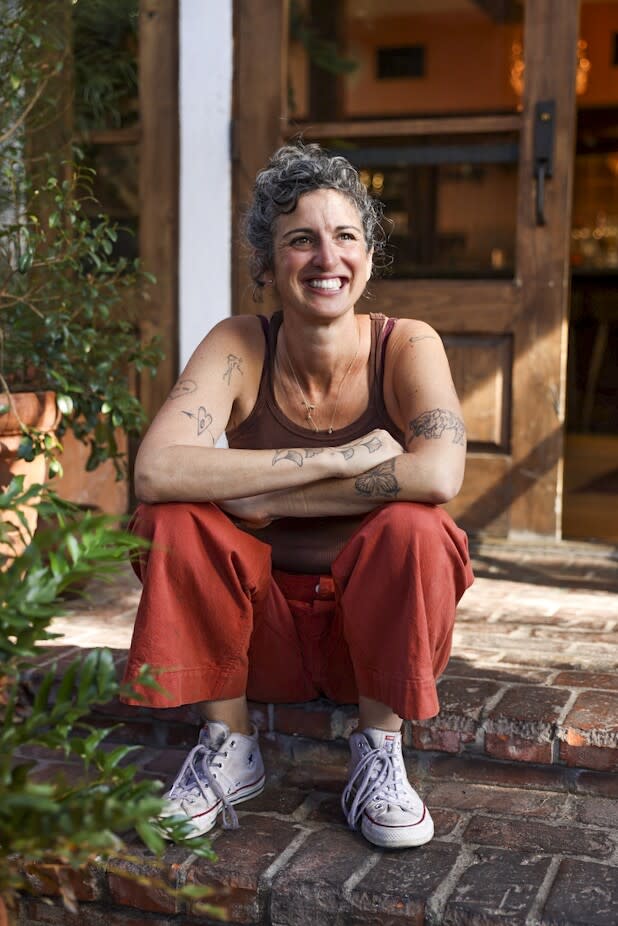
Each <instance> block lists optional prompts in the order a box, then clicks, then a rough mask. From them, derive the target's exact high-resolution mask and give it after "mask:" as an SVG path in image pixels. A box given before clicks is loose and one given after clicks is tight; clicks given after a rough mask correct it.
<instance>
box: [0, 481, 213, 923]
mask: <svg viewBox="0 0 618 926" xmlns="http://www.w3.org/2000/svg"><path fill="white" fill-rule="evenodd" d="M33 501H34V502H35V504H37V506H38V507H39V510H40V513H41V514H42V515H43V516H45V517H46V518H47V519H49V518H50V516H53V520H54V528H53V529H49V530H40V531H37V533H36V534H35V536H34V537H32V538H31V540H30V543H29V544H28V546H27V547H26V549H25V551H24V552H23V553H22V554H21V555H20V556H18V557H15V558H13V559H8V558H7V557H6V556H3V555H1V554H0V602H1V604H0V679H1V682H0V894H2V895H3V896H7V895H9V896H10V895H11V894H14V892H15V891H17V890H18V889H20V888H23V887H24V886H26V885H27V872H28V867H29V866H31V865H32V863H33V862H53V863H56V864H61V865H65V866H70V867H78V866H83V865H85V864H86V863H88V862H93V861H94V860H95V859H99V860H102V859H105V858H110V857H111V858H113V859H127V858H129V859H130V858H131V857H132V856H131V853H130V851H129V849H128V848H127V845H126V842H125V839H124V838H123V834H126V832H127V831H130V830H133V829H135V830H137V832H138V833H139V835H140V837H141V838H142V840H143V841H144V843H145V844H146V846H147V847H148V848H149V849H150V850H151V851H152V852H154V853H155V854H157V855H160V854H161V853H162V852H163V850H164V848H165V841H164V839H163V835H162V834H163V833H165V835H166V837H167V838H168V839H172V840H173V841H174V842H175V843H176V844H178V845H187V846H190V848H191V851H192V852H195V853H197V854H199V855H203V856H207V857H211V856H212V853H211V850H210V847H209V844H208V842H207V841H206V840H200V839H197V840H196V839H190V840H189V839H188V837H187V833H188V830H189V827H188V825H187V822H186V820H183V819H180V818H170V819H169V820H167V821H165V823H162V822H159V823H157V824H155V823H154V822H153V819H154V818H156V817H157V815H158V814H159V813H160V811H161V809H162V807H163V801H162V799H161V797H160V791H161V785H160V783H158V782H153V781H151V780H143V781H137V780H136V778H135V773H136V767H135V766H134V765H132V764H126V762H125V760H126V759H127V757H128V756H129V755H130V753H131V752H132V751H133V750H134V749H135V747H131V746H120V747H117V748H114V749H111V750H110V749H109V748H108V749H106V748H104V741H105V738H106V737H107V736H108V734H109V733H110V729H109V728H104V729H100V728H98V727H94V726H92V725H91V724H89V723H88V720H87V717H88V714H89V713H90V711H91V708H92V707H93V705H94V704H98V703H102V702H107V701H109V700H111V699H112V698H114V697H116V696H118V695H119V694H121V693H122V692H123V690H126V689H123V688H122V686H121V685H120V683H119V682H118V681H117V679H116V673H115V668H114V662H113V658H112V655H111V653H110V652H109V650H106V649H97V650H92V651H91V652H89V653H88V654H87V655H86V656H85V657H84V658H83V659H78V660H75V661H74V662H72V663H71V664H70V665H69V666H68V667H67V668H66V669H65V670H64V672H63V674H62V677H61V678H59V676H58V672H57V669H56V666H52V668H51V669H49V670H48V671H47V672H45V673H44V674H43V675H42V677H41V678H38V679H37V682H36V685H35V686H34V687H33V688H32V689H31V686H30V685H29V684H28V678H29V677H30V676H31V675H32V673H33V671H34V660H35V659H36V656H37V655H39V654H40V649H39V647H40V645H41V643H44V642H45V641H49V640H50V639H52V638H53V633H52V632H51V631H50V623H51V621H52V618H53V617H55V616H58V615H59V614H62V613H63V612H64V610H65V609H64V608H63V607H62V605H61V597H62V595H63V594H64V593H66V592H67V591H69V590H71V589H72V588H75V587H76V586H77V585H81V583H83V582H84V580H85V579H89V578H91V577H92V576H94V575H96V577H97V579H105V578H108V579H109V578H113V576H114V575H115V573H116V572H117V570H118V569H119V568H121V567H122V566H124V565H125V564H126V561H127V558H128V557H130V556H133V555H135V554H136V553H137V552H139V550H140V549H141V548H143V546H144V545H143V542H142V541H140V540H139V539H137V538H135V537H132V536H131V535H129V534H126V533H125V532H123V531H122V530H119V529H117V528H114V527H112V525H111V523H110V519H109V518H107V517H105V516H102V515H93V514H85V515H84V514H83V513H82V512H80V511H79V510H78V509H77V508H75V506H73V505H71V504H69V503H67V502H65V501H62V500H61V499H59V498H58V497H57V496H56V495H54V493H52V492H50V490H49V489H47V488H45V487H43V486H34V487H32V488H31V489H29V490H26V491H25V492H24V490H23V480H22V479H21V477H18V478H16V479H14V480H13V481H12V482H11V484H10V485H9V486H8V488H7V489H6V490H5V491H3V492H2V493H0V514H2V513H5V512H7V511H9V512H14V511H15V510H19V508H20V507H22V506H23V505H24V504H26V503H32V502H33ZM10 530H11V528H10V527H7V525H6V524H5V523H4V522H2V521H0V547H1V546H2V543H3V541H5V540H6V536H7V534H8V532H9V531H10ZM139 684H140V685H146V686H151V687H152V686H156V685H157V683H156V680H155V679H153V678H152V676H151V675H150V674H149V672H148V671H147V670H144V671H143V672H142V674H141V676H140V679H139ZM33 747H43V748H44V749H46V750H48V751H51V754H52V755H53V754H56V755H57V756H58V758H59V759H67V758H68V759H73V760H75V763H76V764H75V773H74V774H72V775H71V778H70V780H69V779H65V778H62V777H56V778H54V779H52V780H49V781H39V780H37V779H36V778H33V777H32V776H31V773H32V770H33V767H34V766H35V764H36V763H35V762H34V761H33V760H31V759H28V758H23V756H24V755H27V753H28V752H29V751H31V750H32V748H33ZM157 883H158V882H157ZM160 886H161V887H162V889H165V890H167V891H168V892H169V893H174V894H176V895H179V896H182V897H187V898H189V899H191V901H192V902H193V901H195V900H196V899H198V900H199V899H200V898H204V897H206V896H207V895H208V889H203V890H200V889H197V890H196V889H195V887H192V888H191V889H190V890H189V892H188V893H187V892H186V891H185V892H184V893H183V892H182V890H181V889H176V890H174V889H173V888H171V887H165V884H164V882H163V881H161V885H160ZM179 891H180V894H179ZM61 892H62V893H63V895H64V899H65V901H66V902H67V904H68V905H69V907H72V906H73V907H74V898H73V897H72V893H71V889H70V882H69V881H68V880H65V882H64V884H63V885H62V884H61Z"/></svg>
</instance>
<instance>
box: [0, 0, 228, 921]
mask: <svg viewBox="0 0 618 926" xmlns="http://www.w3.org/2000/svg"><path fill="white" fill-rule="evenodd" d="M78 5H79V6H80V7H81V12H82V13H87V12H88V9H87V8H88V6H89V8H90V10H93V9H94V8H95V5H96V6H98V8H99V12H101V10H102V8H103V6H104V4H103V3H98V4H94V2H93V0H78ZM105 5H111V4H105ZM74 6H75V4H74V3H72V2H71V0H46V2H45V3H44V4H43V3H40V2H39V0H19V2H18V3H8V4H4V6H3V28H2V30H0V393H4V395H3V396H2V397H1V399H0V406H1V407H0V415H2V414H3V413H5V412H6V411H7V410H8V409H9V408H11V407H12V406H13V409H14V410H15V408H16V403H15V402H14V396H15V393H16V392H17V391H19V390H29V391H31V390H41V389H53V390H54V391H55V392H56V394H57V402H58V407H59V411H60V413H61V422H60V433H62V431H63V429H66V428H71V429H72V430H73V431H74V432H75V434H76V435H77V436H78V437H79V438H80V439H82V440H84V441H85V442H87V443H88V444H89V445H90V459H89V464H88V465H89V467H90V468H94V467H95V466H97V465H98V464H99V463H100V462H102V461H103V460H104V459H108V458H111V459H112V460H113V461H114V463H115V464H116V465H117V469H118V472H119V474H120V475H122V474H123V472H124V468H123V467H124V460H123V457H122V454H121V453H120V450H119V448H118V446H117V443H116V429H118V428H121V429H123V430H124V431H125V432H128V433H137V432H138V431H139V430H140V429H141V426H142V424H143V422H144V418H145V416H144V412H143V410H142V408H141V405H140V403H139V401H138V400H137V399H136V397H135V395H134V393H133V390H132V389H131V385H130V380H131V374H132V372H133V371H136V372H140V371H143V372H154V370H155V368H156V364H157V361H158V359H159V356H160V351H159V348H158V345H157V344H156V343H155V342H153V341H148V342H146V343H144V342H143V341H142V339H141V337H140V334H139V326H138V324H137V319H136V310H137V306H138V305H139V299H140V298H141V289H142V288H143V284H144V282H145V281H148V277H147V275H146V274H144V273H142V272H141V270H140V268H139V267H138V266H137V265H136V264H133V263H130V262H128V261H126V260H116V259H115V256H114V246H115V242H116V236H117V233H118V230H117V228H116V227H115V226H114V225H113V224H112V223H111V222H110V221H109V220H108V219H107V218H106V217H105V216H104V215H102V214H98V213H97V212H96V210H93V206H92V198H91V192H90V191H91V182H92V173H91V172H89V171H87V170H85V169H84V168H80V167H79V166H78V162H76V153H75V151H74V149H73V146H72V132H73V119H72V112H73V98H72V95H71V92H70V88H71V87H72V86H73V81H72V73H71V72H72V68H73V56H72V50H71V42H70V41H69V40H68V39H69V38H70V34H71V18H72V8H73V7H74ZM120 6H121V4H120V3H116V4H115V5H114V8H116V9H119V8H120ZM112 83H113V85H114V87H116V89H117V84H118V81H117V80H116V78H114V81H112ZM128 90H129V93H130V94H131V93H132V92H133V90H132V89H131V88H128ZM114 92H116V91H114ZM98 93H99V103H98V104H97V105H100V106H101V107H102V108H107V110H109V107H112V106H113V103H112V101H111V98H110V97H109V96H106V93H107V91H105V92H104V91H103V90H101V89H99V91H98ZM93 211H94V220H93ZM22 432H23V433H22V441H21V446H20V451H19V453H20V456H21V457H22V458H24V459H26V460H32V459H34V458H35V457H37V456H39V455H41V454H44V455H45V456H46V457H49V458H51V462H52V466H53V463H54V460H53V457H54V454H55V452H56V449H57V441H56V439H55V438H54V437H53V436H52V435H50V434H47V435H44V434H42V433H39V432H37V431H36V430H33V429H31V428H29V427H27V426H25V425H23V427H22ZM27 508H34V509H36V511H37V512H38V513H39V514H40V515H41V516H42V520H43V523H47V524H49V525H51V526H49V527H47V528H45V527H44V528H43V529H39V530H38V531H37V532H36V533H34V532H33V528H32V526H31V525H32V520H30V519H29V518H28V517H26V513H25V511H26V509H27ZM17 540H19V541H20V542H16V541H17ZM142 547H143V544H142V543H141V541H139V540H137V539H136V538H134V537H132V536H131V535H129V534H127V533H125V532H124V531H122V530H120V529H118V528H117V527H115V526H114V525H113V524H112V522H111V521H110V520H109V519H107V518H106V517H104V516H102V515H95V514H92V513H84V512H81V511H79V510H78V509H77V508H76V507H75V506H72V505H70V504H69V503H67V502H64V501H62V500H61V499H60V498H58V497H57V496H56V495H55V494H54V493H53V492H52V491H50V489H49V487H47V486H43V485H32V486H30V487H29V488H25V484H24V479H23V477H21V476H20V477H17V478H14V479H13V480H12V481H11V482H10V483H9V484H8V485H6V486H4V487H1V488H0V922H1V921H2V914H3V912H4V904H3V900H2V898H4V897H8V898H9V899H11V898H13V899H14V898H15V896H16V892H17V891H19V890H20V889H22V888H26V887H27V886H28V884H29V883H30V882H29V879H30V878H31V876H32V866H33V865H37V864H38V865H39V866H40V864H43V863H46V864H47V863H49V865H50V866H51V867H54V866H56V867H58V870H59V871H60V872H66V870H67V869H68V868H76V867H79V866H83V865H85V864H87V863H91V864H97V863H98V860H105V859H121V860H125V861H126V860H130V859H131V858H132V856H131V854H130V851H129V849H128V843H127V841H126V835H127V833H129V832H132V831H133V830H134V829H135V830H137V832H138V833H139V835H140V837H141V839H142V840H143V842H144V843H145V845H146V847H147V848H148V849H149V850H151V851H152V852H153V853H154V854H155V856H157V857H158V856H160V855H161V854H162V852H163V850H164V848H165V845H166V842H165V838H166V837H167V838H170V839H172V840H173V841H174V842H176V843H177V844H179V845H187V846H190V849H191V851H192V852H197V853H198V854H202V855H210V848H209V845H208V843H207V841H205V840H195V839H191V840H190V842H189V841H188V838H187V823H186V820H183V819H173V818H172V819H168V820H166V821H165V822H159V823H156V824H155V823H153V822H152V821H153V820H154V819H156V818H157V816H158V815H159V813H160V811H161V809H162V807H163V803H162V799H161V797H160V791H161V787H160V784H158V783H156V782H152V781H140V780H137V777H136V767H135V765H134V764H131V762H130V756H131V753H132V747H125V746H122V747H120V748H110V747H109V744H106V737H107V736H108V734H109V733H110V730H109V729H100V728H99V727H98V726H95V725H92V724H91V723H89V722H88V717H89V715H90V713H91V709H92V707H93V706H94V705H95V704H98V703H105V702H108V701H110V700H111V699H113V698H115V697H117V696H118V695H119V694H121V693H122V692H123V690H124V689H123V688H122V687H121V685H120V683H119V682H118V680H117V679H116V675H115V671H114V665H113V660H112V657H111V654H110V652H109V651H107V650H105V649H103V650H95V651H92V652H89V653H88V654H85V655H84V657H83V658H82V659H78V660H76V661H75V662H73V663H72V664H71V665H70V666H68V667H66V668H65V669H64V671H63V673H62V676H61V677H59V672H58V670H57V668H56V667H55V666H53V667H52V668H50V669H49V670H48V671H47V672H45V673H44V674H43V675H42V676H41V675H40V673H38V670H37V669H36V658H37V656H38V655H39V654H40V646H41V644H45V643H46V642H49V641H50V639H51V638H52V637H53V633H52V631H51V629H50V625H51V622H52V620H53V618H54V617H57V616H58V615H61V614H62V613H64V611H65V604H64V596H65V595H66V594H67V593H68V592H71V591H72V592H75V591H76V590H82V591H83V587H85V586H87V583H88V581H89V580H90V579H92V578H94V577H96V578H97V580H99V579H104V578H109V579H111V578H113V576H114V575H115V573H116V571H117V570H118V569H119V568H121V567H122V566H124V565H125V564H126V561H127V559H128V558H130V557H131V556H133V555H136V554H137V553H138V552H139V550H140V549H142ZM139 684H140V685H142V686H144V685H146V686H155V685H156V684H157V683H156V679H154V678H152V676H151V675H150V674H149V673H148V672H147V671H146V670H145V671H144V672H143V673H142V675H141V676H140V679H139ZM41 748H43V749H45V750H48V751H50V752H51V754H52V755H53V756H57V757H58V758H59V759H62V760H67V759H68V760H70V761H71V768H72V769H73V770H74V771H72V773H71V775H70V778H69V777H68V776H67V777H66V778H62V777H55V778H51V779H48V780H45V779H41V778H39V777H37V776H36V775H34V774H33V771H34V762H33V760H32V759H31V757H30V756H31V755H32V750H33V749H34V750H37V749H41ZM129 867H130V866H129ZM37 870H39V869H37ZM156 870H157V869H156V865H155V866H154V868H153V872H154V874H153V878H155V879H156V881H155V883H156V884H157V886H158V887H160V888H161V890H165V891H167V892H168V893H170V894H175V895H176V896H181V897H183V898H186V899H188V900H190V901H191V902H192V903H194V902H195V901H196V900H200V899H203V898H205V897H206V896H207V895H208V889H207V888H201V887H199V886H195V885H194V886H188V887H185V888H181V889H178V890H174V889H173V888H171V887H170V886H168V885H166V883H165V879H164V878H163V877H158V876H157V875H156ZM153 878H150V879H149V881H150V883H152V881H153ZM139 880H143V876H140V878H139ZM59 887H60V892H61V894H62V897H63V900H64V902H65V904H66V905H67V906H68V907H69V908H70V909H75V898H74V896H73V894H72V891H71V882H70V879H69V878H68V877H66V876H62V877H59Z"/></svg>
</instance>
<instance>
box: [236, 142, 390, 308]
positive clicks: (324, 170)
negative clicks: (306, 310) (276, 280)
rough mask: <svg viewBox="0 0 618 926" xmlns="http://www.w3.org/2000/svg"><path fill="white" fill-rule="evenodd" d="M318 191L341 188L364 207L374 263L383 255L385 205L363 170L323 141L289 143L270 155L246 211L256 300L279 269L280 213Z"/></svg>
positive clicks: (366, 234)
mask: <svg viewBox="0 0 618 926" xmlns="http://www.w3.org/2000/svg"><path fill="white" fill-rule="evenodd" d="M314 190H336V191H337V192H339V193H342V194H343V195H344V196H346V197H347V198H348V199H349V200H350V201H351V202H352V203H353V204H354V205H355V206H356V208H357V209H358V213H359V215H360V218H361V222H362V226H363V234H364V237H365V244H366V246H367V250H371V249H372V248H373V256H374V263H375V262H376V258H377V259H378V263H379V262H380V258H383V255H384V250H385V245H386V234H385V232H384V228H383V226H382V211H383V206H382V203H381V202H379V200H376V199H373V198H372V197H371V196H370V195H369V193H368V192H367V189H366V188H365V186H364V184H363V183H362V182H361V180H360V178H359V176H358V171H357V170H356V168H354V167H353V166H352V165H351V164H350V162H349V161H348V160H347V159H346V158H344V157H341V156H338V155H336V156H331V155H329V154H327V153H326V152H325V151H324V150H323V149H322V148H321V147H320V146H319V145H316V144H310V145H303V144H302V143H296V144H293V145H284V146H283V147H282V148H279V149H278V150H277V151H275V153H274V154H273V155H272V157H271V158H270V160H269V162H268V165H267V166H266V167H265V168H264V170H261V171H260V172H259V173H258V175H257V177H256V180H255V186H254V188H253V201H252V202H251V204H250V206H249V209H248V210H247V213H246V215H245V221H244V232H245V237H246V239H247V241H248V243H249V246H250V248H251V257H250V260H249V266H250V271H251V277H252V279H253V281H254V283H255V290H254V294H255V298H258V297H259V296H260V295H261V291H262V289H263V287H264V285H265V279H264V274H265V273H269V272H270V273H272V271H273V269H274V255H273V232H274V227H275V222H276V220H277V218H278V217H279V216H280V215H285V214H287V213H290V212H293V211H294V209H296V206H297V203H298V200H299V197H301V196H302V195H303V194H304V193H311V192H313V191H314Z"/></svg>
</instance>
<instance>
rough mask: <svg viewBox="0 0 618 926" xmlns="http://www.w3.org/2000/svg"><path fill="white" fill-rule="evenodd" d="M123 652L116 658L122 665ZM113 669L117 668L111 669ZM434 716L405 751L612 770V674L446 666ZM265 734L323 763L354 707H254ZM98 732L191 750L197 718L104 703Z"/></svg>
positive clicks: (415, 729)
mask: <svg viewBox="0 0 618 926" xmlns="http://www.w3.org/2000/svg"><path fill="white" fill-rule="evenodd" d="M124 655H125V654H124V653H122V652H119V653H117V658H118V661H119V663H121V662H122V660H123V658H124ZM118 668H119V669H120V665H119V667H118ZM438 690H439V696H440V703H441V712H440V714H439V715H438V716H437V717H435V718H433V719H432V720H427V721H420V722H417V721H410V722H406V723H405V725H404V743H405V745H406V746H407V747H409V748H413V749H416V750H421V751H440V752H444V753H450V754H452V755H483V756H486V757H490V758H494V759H503V760H509V761H514V762H523V763H536V764H542V765H556V766H562V765H565V766H567V767H572V768H587V769H594V770H597V771H607V772H610V771H618V679H617V678H616V676H615V674H611V673H609V672H607V673H602V672H598V671H586V670H581V669H580V670H555V669H553V670H548V669H539V668H537V667H525V666H524V667H522V666H518V667H508V666H500V667H499V668H498V667H495V666H494V667H491V668H487V669H483V668H482V667H479V666H474V667H471V666H470V665H469V664H468V663H466V661H465V660H463V659H459V658H453V659H452V660H451V662H450V664H449V667H448V671H447V674H446V675H445V676H444V677H443V678H442V679H441V681H440V682H439V684H438ZM250 709H251V716H252V719H253V721H254V723H255V724H256V726H257V727H258V729H259V730H260V731H262V732H264V733H270V734H277V735H280V734H282V735H284V736H294V735H299V736H304V737H309V738H310V739H313V740H315V741H316V743H317V744H320V746H321V749H322V752H323V753H324V755H325V756H326V757H328V755H329V752H328V748H329V746H330V745H331V744H334V743H337V742H339V741H341V740H345V739H347V738H348V736H349V735H350V733H351V732H352V731H353V730H354V729H355V727H356V708H355V707H354V706H341V705H336V704H333V703H332V702H329V701H327V700H325V699H320V700H316V701H311V702H308V703H304V704H269V705H265V704H258V703H255V702H253V703H251V705H250ZM92 720H93V722H95V723H97V724H102V723H105V724H107V723H116V722H121V723H123V724H124V728H123V729H122V730H119V731H116V732H115V734H114V737H115V738H118V739H120V740H121V741H123V742H131V743H135V744H139V745H148V746H154V747H165V746H171V747H177V746H182V747H190V746H192V745H193V744H194V743H195V742H196V738H197V730H198V727H199V717H198V715H197V713H196V711H195V709H194V708H192V707H190V706H189V707H183V708H171V709H157V710H152V709H148V708H142V707H139V708H136V707H130V706H127V705H124V704H120V703H119V702H114V703H111V704H107V705H102V706H100V707H99V708H97V711H96V713H95V715H94V716H93V718H92Z"/></svg>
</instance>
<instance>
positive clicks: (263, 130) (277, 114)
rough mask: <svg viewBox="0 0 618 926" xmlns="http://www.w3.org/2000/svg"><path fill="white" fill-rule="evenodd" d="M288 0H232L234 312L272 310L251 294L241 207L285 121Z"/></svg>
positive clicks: (280, 134) (269, 305) (266, 303)
mask: <svg viewBox="0 0 618 926" xmlns="http://www.w3.org/2000/svg"><path fill="white" fill-rule="evenodd" d="M287 47H288V3H287V0H235V4H234V48H235V59H234V74H235V80H234V101H233V109H234V126H233V140H232V170H233V174H232V311H233V312H234V313H235V314H238V313H247V312H248V313H255V312H258V311H260V312H269V311H272V309H273V308H274V305H272V304H270V303H269V302H268V301H267V299H265V301H264V303H262V304H261V305H259V304H256V303H255V302H254V301H253V299H252V292H253V283H252V281H251V279H250V276H249V273H248V271H247V257H246V252H245V249H244V248H243V245H242V238H241V234H240V226H241V221H242V211H243V209H244V208H245V206H246V204H247V203H248V202H249V199H250V196H251V189H252V186H253V181H254V180H255V175H256V174H257V172H258V170H260V168H262V167H264V166H265V164H266V162H267V161H268V158H269V157H270V155H271V154H272V153H273V151H274V150H275V148H276V147H277V146H278V145H280V144H281V142H282V137H283V132H284V130H285V127H286V125H287Z"/></svg>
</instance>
